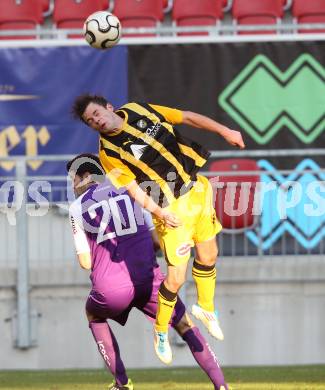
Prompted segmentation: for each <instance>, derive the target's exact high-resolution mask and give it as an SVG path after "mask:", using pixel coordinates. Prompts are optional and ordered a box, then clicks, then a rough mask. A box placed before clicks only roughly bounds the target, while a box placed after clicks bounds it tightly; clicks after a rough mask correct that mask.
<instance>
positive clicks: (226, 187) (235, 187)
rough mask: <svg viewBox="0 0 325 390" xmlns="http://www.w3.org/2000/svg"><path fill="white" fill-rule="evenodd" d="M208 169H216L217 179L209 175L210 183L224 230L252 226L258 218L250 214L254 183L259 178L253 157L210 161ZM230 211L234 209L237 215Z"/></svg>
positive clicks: (244, 228) (237, 230) (253, 196)
mask: <svg viewBox="0 0 325 390" xmlns="http://www.w3.org/2000/svg"><path fill="white" fill-rule="evenodd" d="M209 170H210V171H211V172H215V173H216V175H217V176H216V178H217V179H218V181H215V178H214V179H212V185H213V187H214V189H215V191H216V201H215V208H216V214H217V217H218V219H219V221H220V222H221V224H222V226H223V229H224V231H226V232H227V230H231V232H232V233H234V232H235V233H236V232H237V233H239V232H242V231H243V230H246V229H252V228H254V227H255V226H256V224H257V222H258V218H257V217H256V216H255V215H254V214H253V207H254V204H255V206H256V197H255V194H256V184H257V183H258V182H259V181H260V169H259V167H258V165H257V163H256V161H254V160H249V159H227V160H220V161H215V162H213V163H212V164H211V165H210V167H209ZM245 171H246V172H247V174H246V173H245ZM241 172H242V174H240V173H241ZM232 211H237V213H238V214H239V215H231V214H232ZM237 213H236V212H234V213H233V214H237Z"/></svg>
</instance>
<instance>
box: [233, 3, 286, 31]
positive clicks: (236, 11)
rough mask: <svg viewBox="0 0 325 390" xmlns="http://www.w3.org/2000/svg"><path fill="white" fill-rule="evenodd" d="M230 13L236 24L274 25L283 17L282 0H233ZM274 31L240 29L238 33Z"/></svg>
mask: <svg viewBox="0 0 325 390" xmlns="http://www.w3.org/2000/svg"><path fill="white" fill-rule="evenodd" d="M232 15H233V18H234V21H235V23H236V24H238V25H241V26H244V25H261V24H262V25H263V24H264V25H275V24H277V23H278V22H279V21H280V19H281V18H282V17H283V0H249V1H247V0H234V3H233V6H232ZM275 33H276V31H275V30H274V31H271V30H264V31H263V30H259V31H241V32H240V34H275Z"/></svg>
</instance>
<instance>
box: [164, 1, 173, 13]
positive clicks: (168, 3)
mask: <svg viewBox="0 0 325 390" xmlns="http://www.w3.org/2000/svg"><path fill="white" fill-rule="evenodd" d="M173 1H174V0H162V2H163V9H164V14H167V13H168V12H169V11H171V9H172V8H173Z"/></svg>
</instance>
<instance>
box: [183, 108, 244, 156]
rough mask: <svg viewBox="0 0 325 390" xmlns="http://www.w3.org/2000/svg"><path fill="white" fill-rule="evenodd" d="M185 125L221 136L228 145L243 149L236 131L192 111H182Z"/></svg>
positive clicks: (238, 133) (240, 136) (241, 138)
mask: <svg viewBox="0 0 325 390" xmlns="http://www.w3.org/2000/svg"><path fill="white" fill-rule="evenodd" d="M182 123H184V124H185V125H189V126H192V127H197V128H199V129H205V130H208V131H211V132H212V133H216V134H219V135H221V137H223V138H224V139H225V140H226V141H227V142H228V143H229V144H230V145H233V146H237V147H238V148H240V149H244V148H245V144H244V141H243V137H242V135H241V133H240V132H239V131H237V130H231V129H229V128H228V127H226V126H224V125H222V124H221V123H219V122H217V121H215V120H213V119H211V118H209V117H207V116H205V115H201V114H198V113H196V112H192V111H183V121H182Z"/></svg>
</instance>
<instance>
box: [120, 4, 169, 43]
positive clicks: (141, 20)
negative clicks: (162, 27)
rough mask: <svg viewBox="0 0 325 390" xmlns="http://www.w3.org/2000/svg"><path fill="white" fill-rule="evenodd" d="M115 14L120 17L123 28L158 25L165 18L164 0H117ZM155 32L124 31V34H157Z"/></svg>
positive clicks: (132, 35)
mask: <svg viewBox="0 0 325 390" xmlns="http://www.w3.org/2000/svg"><path fill="white" fill-rule="evenodd" d="M114 14H115V15H116V16H117V17H118V18H119V19H120V21H121V24H122V27H123V29H125V28H135V27H151V28H155V27H158V26H159V24H160V22H161V21H162V20H163V18H164V4H163V1H162V0H141V1H139V0H115V5H114ZM155 35H156V34H154V33H151V34H150V33H145V34H141V33H131V34H129V33H128V34H127V33H125V32H123V36H127V37H135V36H141V37H144V36H155Z"/></svg>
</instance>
